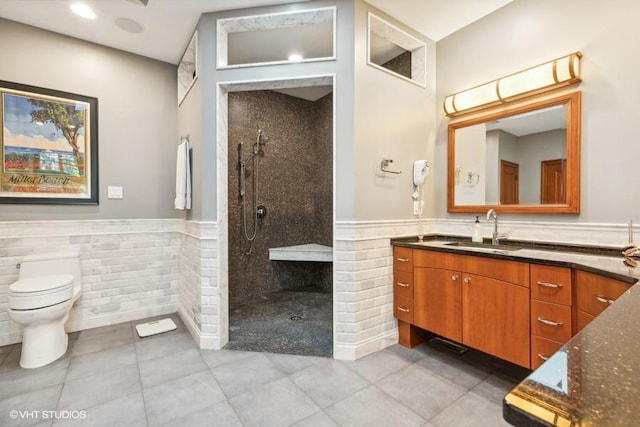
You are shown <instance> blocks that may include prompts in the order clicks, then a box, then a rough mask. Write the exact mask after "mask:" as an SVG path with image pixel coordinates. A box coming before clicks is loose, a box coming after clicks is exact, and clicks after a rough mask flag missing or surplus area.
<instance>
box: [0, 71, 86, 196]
mask: <svg viewBox="0 0 640 427" xmlns="http://www.w3.org/2000/svg"><path fill="white" fill-rule="evenodd" d="M0 112H1V115H0V124H2V134H0V150H1V153H2V168H1V170H0V203H58V204H98V100H97V99H96V98H92V97H88V96H83V95H76V94H72V93H67V92H60V91H57V90H52V89H44V88H39V87H35V86H27V85H23V84H19V83H12V82H7V81H2V80H0Z"/></svg>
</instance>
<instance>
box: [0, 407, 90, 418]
mask: <svg viewBox="0 0 640 427" xmlns="http://www.w3.org/2000/svg"><path fill="white" fill-rule="evenodd" d="M9 417H11V419H12V420H17V419H21V420H68V419H71V420H84V419H85V418H87V411H27V410H18V409H12V410H11V411H9Z"/></svg>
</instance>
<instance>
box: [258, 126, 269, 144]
mask: <svg viewBox="0 0 640 427" xmlns="http://www.w3.org/2000/svg"><path fill="white" fill-rule="evenodd" d="M267 142H269V137H268V136H267V135H266V134H265V133H264V132H263V130H262V129H258V145H266V144H267Z"/></svg>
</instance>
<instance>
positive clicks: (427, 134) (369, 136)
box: [338, 0, 436, 221]
mask: <svg viewBox="0 0 640 427" xmlns="http://www.w3.org/2000/svg"><path fill="white" fill-rule="evenodd" d="M355 4H356V9H355V16H354V20H355V40H354V43H355V52H354V55H355V56H354V71H353V73H354V75H355V79H354V84H355V87H354V88H355V104H354V110H353V120H354V139H353V141H352V144H353V150H354V166H353V170H351V171H347V170H344V169H342V170H341V169H340V165H339V169H338V174H339V176H343V175H346V174H347V173H349V172H350V173H351V174H354V175H355V176H354V179H355V182H354V187H353V204H354V206H353V211H354V214H353V216H351V217H345V216H338V220H358V221H362V220H392V219H412V218H415V217H414V216H413V200H412V198H411V194H412V192H413V184H412V183H413V180H412V174H413V171H412V167H413V162H414V160H418V159H428V160H429V161H430V162H431V163H432V164H433V153H432V147H433V141H434V135H435V122H434V118H435V81H436V79H435V44H434V43H433V42H432V41H430V40H429V39H427V38H426V37H424V36H422V35H421V34H419V33H416V32H415V31H413V30H412V29H411V28H408V27H407V26H406V25H403V24H402V23H401V22H398V21H396V20H395V19H393V18H392V17H390V16H388V15H386V14H384V13H382V12H381V11H379V10H377V9H375V8H373V7H372V6H370V5H369V4H368V3H365V2H363V1H360V0H358V1H356V2H355ZM369 11H371V12H373V13H374V14H375V15H376V16H378V17H380V18H382V19H384V20H386V21H387V22H389V23H391V24H392V25H395V26H396V27H398V28H400V29H402V30H404V31H406V32H407V33H409V34H410V35H412V36H414V37H415V38H417V39H419V40H422V41H424V42H425V43H426V50H427V74H426V79H427V84H426V88H425V87H421V86H418V85H415V84H413V83H410V82H407V81H405V80H403V79H400V78H398V77H396V76H393V75H391V74H389V73H386V72H384V71H381V70H379V69H377V68H374V67H371V66H369V65H368V64H367V16H368V15H367V13H368V12H369ZM382 158H389V159H393V164H392V166H393V169H396V170H401V171H402V174H400V175H392V174H380V173H379V172H378V170H379V166H380V161H381V160H382ZM429 179H431V178H429ZM338 184H339V186H342V183H341V182H340V181H338ZM424 195H425V206H430V205H431V203H432V202H431V197H432V195H431V194H429V193H428V192H427V191H425V194H424ZM341 201H342V200H341V199H339V200H338V202H341ZM428 212H429V211H428V210H427V211H425V213H427V214H426V215H425V217H427V218H428V217H429V216H430V215H428ZM339 213H340V211H339Z"/></svg>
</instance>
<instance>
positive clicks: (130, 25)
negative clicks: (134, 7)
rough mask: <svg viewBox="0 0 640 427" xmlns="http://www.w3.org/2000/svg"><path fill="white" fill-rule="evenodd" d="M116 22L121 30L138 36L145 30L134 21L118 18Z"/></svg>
mask: <svg viewBox="0 0 640 427" xmlns="http://www.w3.org/2000/svg"><path fill="white" fill-rule="evenodd" d="M115 22H116V25H117V26H118V27H119V28H120V29H122V30H124V31H126V32H127V33H133V34H138V33H141V32H142V31H143V30H144V28H142V25H140V24H138V23H137V22H136V21H134V20H132V19H128V18H116V21H115Z"/></svg>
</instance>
